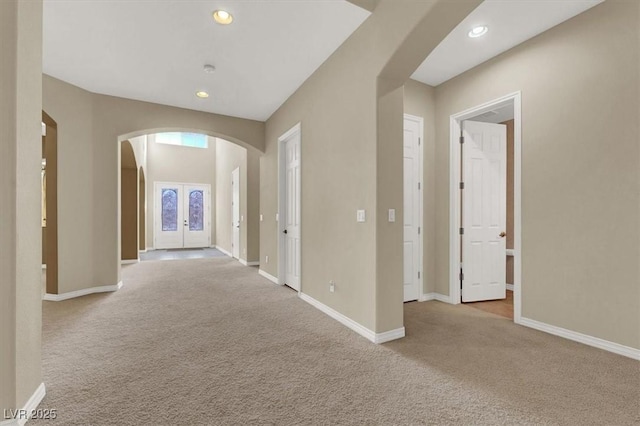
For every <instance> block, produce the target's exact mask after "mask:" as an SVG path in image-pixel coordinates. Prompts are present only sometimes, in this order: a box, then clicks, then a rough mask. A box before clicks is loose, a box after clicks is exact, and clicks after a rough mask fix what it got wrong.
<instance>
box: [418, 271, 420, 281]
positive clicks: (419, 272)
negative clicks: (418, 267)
mask: <svg viewBox="0 0 640 426" xmlns="http://www.w3.org/2000/svg"><path fill="white" fill-rule="evenodd" d="M418 279H420V271H418Z"/></svg>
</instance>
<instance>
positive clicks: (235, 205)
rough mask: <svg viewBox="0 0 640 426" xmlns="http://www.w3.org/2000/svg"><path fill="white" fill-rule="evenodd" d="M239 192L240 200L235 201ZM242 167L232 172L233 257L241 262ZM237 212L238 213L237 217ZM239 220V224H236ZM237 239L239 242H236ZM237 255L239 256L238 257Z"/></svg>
mask: <svg viewBox="0 0 640 426" xmlns="http://www.w3.org/2000/svg"><path fill="white" fill-rule="evenodd" d="M236 190H237V191H238V200H236V199H235V196H236V194H235V191H236ZM240 191H241V187H240V167H236V168H235V169H233V171H231V255H232V256H231V257H233V258H235V259H238V260H240V257H241V253H240V240H241V235H240V234H241V232H240V231H241V230H242V229H241V228H240V227H241V226H242V220H241V219H242V216H241V211H240V199H241V198H242V196H241V195H242V194H240ZM236 201H237V202H236ZM236 211H237V213H238V215H237V217H236ZM236 219H237V223H236ZM236 237H237V241H236ZM236 254H237V256H236Z"/></svg>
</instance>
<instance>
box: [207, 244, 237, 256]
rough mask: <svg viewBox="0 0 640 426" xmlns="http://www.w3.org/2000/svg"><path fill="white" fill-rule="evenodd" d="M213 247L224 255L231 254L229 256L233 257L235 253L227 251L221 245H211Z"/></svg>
mask: <svg viewBox="0 0 640 426" xmlns="http://www.w3.org/2000/svg"><path fill="white" fill-rule="evenodd" d="M211 247H212V248H214V249H216V250H218V251H221V252H222V253H223V254H224V255H226V256H229V257H233V255H232V254H231V253H229V252H228V251H226V250H225V249H223V248H222V247H220V246H211Z"/></svg>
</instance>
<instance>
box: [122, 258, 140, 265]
mask: <svg viewBox="0 0 640 426" xmlns="http://www.w3.org/2000/svg"><path fill="white" fill-rule="evenodd" d="M134 263H140V259H123V260H121V261H120V264H121V265H133V264H134Z"/></svg>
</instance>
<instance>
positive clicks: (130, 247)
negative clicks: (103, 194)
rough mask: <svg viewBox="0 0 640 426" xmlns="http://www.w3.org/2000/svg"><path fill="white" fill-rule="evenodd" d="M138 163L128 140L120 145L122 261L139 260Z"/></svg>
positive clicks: (131, 261)
mask: <svg viewBox="0 0 640 426" xmlns="http://www.w3.org/2000/svg"><path fill="white" fill-rule="evenodd" d="M138 186H139V177H138V164H137V162H136V157H135V154H134V152H133V146H132V145H131V142H129V141H128V140H126V141H123V142H122V143H121V145H120V217H121V227H120V232H121V235H120V238H121V240H120V243H121V261H122V262H123V263H133V262H137V261H138V238H139V231H138V213H139V207H138V200H139V195H138Z"/></svg>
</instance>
